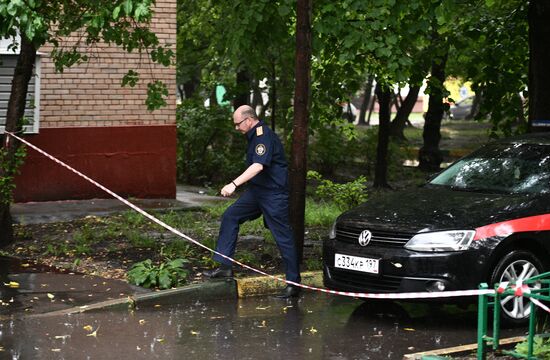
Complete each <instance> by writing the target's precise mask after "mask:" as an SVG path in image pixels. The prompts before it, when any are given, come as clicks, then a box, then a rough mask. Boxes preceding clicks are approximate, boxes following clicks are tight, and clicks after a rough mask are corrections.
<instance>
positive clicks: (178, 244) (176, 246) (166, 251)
mask: <svg viewBox="0 0 550 360" xmlns="http://www.w3.org/2000/svg"><path fill="white" fill-rule="evenodd" d="M194 246H195V245H193V244H191V243H189V242H187V241H185V240H179V239H178V240H174V241H171V242H169V243H168V244H167V245H165V246H164V247H162V248H161V251H160V252H161V255H163V256H166V257H168V258H185V259H186V258H190V257H194V256H195V253H196V249H195V247H194Z"/></svg>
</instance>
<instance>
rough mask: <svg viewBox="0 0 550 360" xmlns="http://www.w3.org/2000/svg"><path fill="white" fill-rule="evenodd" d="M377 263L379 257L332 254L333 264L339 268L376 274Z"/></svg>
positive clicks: (378, 262)
mask: <svg viewBox="0 0 550 360" xmlns="http://www.w3.org/2000/svg"><path fill="white" fill-rule="evenodd" d="M379 264H380V260H379V259H371V258H365V257H358V256H351V255H343V254H334V266H335V267H337V268H339V269H348V270H355V271H361V272H366V273H370V274H378V267H379Z"/></svg>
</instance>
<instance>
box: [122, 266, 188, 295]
mask: <svg viewBox="0 0 550 360" xmlns="http://www.w3.org/2000/svg"><path fill="white" fill-rule="evenodd" d="M185 263H187V260H185V259H175V260H167V261H165V262H161V263H160V264H158V265H155V264H153V262H152V261H151V260H150V259H147V260H144V261H141V262H138V263H136V264H134V265H133V266H132V268H131V269H130V271H128V281H129V282H130V283H131V284H134V285H138V286H143V287H146V288H154V287H158V288H159V289H169V288H171V287H174V286H180V285H183V284H185V282H186V280H187V276H188V271H187V270H185V269H184V268H183V265H184V264H185Z"/></svg>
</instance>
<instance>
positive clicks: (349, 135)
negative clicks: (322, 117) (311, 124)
mask: <svg viewBox="0 0 550 360" xmlns="http://www.w3.org/2000/svg"><path fill="white" fill-rule="evenodd" d="M312 135H313V136H312V137H311V144H310V146H309V147H308V151H309V156H308V160H310V161H311V164H312V167H314V168H316V169H318V170H319V171H320V172H321V173H323V174H326V175H332V174H334V171H335V170H336V168H337V167H338V166H341V165H343V164H346V163H350V162H352V161H353V159H354V153H355V148H356V147H357V145H358V143H357V133H356V132H355V128H354V126H353V125H351V124H349V123H347V122H345V121H343V120H337V121H334V122H333V123H330V124H327V125H320V126H319V127H318V128H317V129H316V130H315V131H313V132H312Z"/></svg>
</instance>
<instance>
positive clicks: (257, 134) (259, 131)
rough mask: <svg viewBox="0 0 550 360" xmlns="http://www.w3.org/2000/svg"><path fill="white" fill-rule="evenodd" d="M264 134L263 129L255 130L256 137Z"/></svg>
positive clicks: (259, 127)
mask: <svg viewBox="0 0 550 360" xmlns="http://www.w3.org/2000/svg"><path fill="white" fill-rule="evenodd" d="M263 134H264V129H263V128H262V127H261V126H258V127H257V128H256V136H262V135H263Z"/></svg>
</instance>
